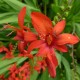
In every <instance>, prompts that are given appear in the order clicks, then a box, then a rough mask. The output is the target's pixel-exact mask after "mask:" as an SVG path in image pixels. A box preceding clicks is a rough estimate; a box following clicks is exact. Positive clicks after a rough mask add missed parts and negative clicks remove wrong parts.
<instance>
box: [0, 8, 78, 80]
mask: <svg viewBox="0 0 80 80" xmlns="http://www.w3.org/2000/svg"><path fill="white" fill-rule="evenodd" d="M25 15H26V7H24V8H22V10H21V11H20V13H19V15H18V24H19V26H20V29H18V28H15V27H13V26H8V27H9V28H12V29H14V31H16V32H17V34H16V36H15V37H14V40H18V41H19V43H18V50H19V51H20V54H19V56H26V57H29V58H34V57H33V55H32V54H31V51H32V50H33V49H38V52H37V53H36V55H35V56H36V57H42V59H43V60H42V61H39V62H37V64H38V65H37V66H35V67H34V68H35V69H36V70H37V71H38V72H40V70H41V69H42V70H45V67H47V68H48V71H49V73H50V76H51V77H55V76H56V67H57V66H58V61H57V58H56V53H55V51H54V49H56V50H59V51H61V52H67V51H68V48H67V46H66V44H71V45H73V44H76V43H77V42H78V41H79V40H78V38H77V37H76V36H74V35H72V34H69V33H63V34H61V32H62V31H63V30H64V28H65V25H66V21H65V20H62V21H60V22H58V23H57V24H56V25H55V26H53V25H52V22H51V20H50V19H49V18H48V17H47V16H45V15H44V14H42V13H40V12H32V13H31V22H32V25H33V27H34V29H35V30H36V32H37V33H38V34H36V33H33V32H32V31H31V30H30V29H29V28H27V27H26V26H24V17H25ZM26 46H27V47H28V48H27V50H26ZM5 49H6V48H5V47H3V48H0V52H2V51H5ZM10 51H11V49H10ZM10 51H8V53H9V52H10ZM8 53H7V54H8ZM28 68H29V65H28V64H27V63H25V64H24V65H23V66H22V67H20V68H19V69H17V67H16V65H14V66H13V67H12V68H11V69H10V77H9V80H26V77H29V75H30V72H29V71H28Z"/></svg>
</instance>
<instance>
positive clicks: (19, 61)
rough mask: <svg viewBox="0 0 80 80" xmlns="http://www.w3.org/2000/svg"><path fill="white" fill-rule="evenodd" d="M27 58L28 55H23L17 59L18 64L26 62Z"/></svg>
mask: <svg viewBox="0 0 80 80" xmlns="http://www.w3.org/2000/svg"><path fill="white" fill-rule="evenodd" d="M26 59H27V57H21V58H20V59H19V60H18V61H17V65H19V64H21V63H22V62H24V61H25V60H26Z"/></svg>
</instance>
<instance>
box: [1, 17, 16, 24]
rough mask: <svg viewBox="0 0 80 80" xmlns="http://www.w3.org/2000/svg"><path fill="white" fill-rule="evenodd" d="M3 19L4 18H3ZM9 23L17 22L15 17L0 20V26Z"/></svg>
mask: <svg viewBox="0 0 80 80" xmlns="http://www.w3.org/2000/svg"><path fill="white" fill-rule="evenodd" d="M4 17H5V16H4ZM10 22H17V15H13V16H9V17H5V19H1V20H0V24H3V23H10Z"/></svg>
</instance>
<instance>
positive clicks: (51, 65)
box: [46, 55, 56, 78]
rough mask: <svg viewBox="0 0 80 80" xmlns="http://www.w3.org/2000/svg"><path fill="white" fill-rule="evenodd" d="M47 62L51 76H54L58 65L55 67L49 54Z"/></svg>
mask: <svg viewBox="0 0 80 80" xmlns="http://www.w3.org/2000/svg"><path fill="white" fill-rule="evenodd" d="M54 62H55V60H54ZM46 63H47V67H48V71H49V73H50V76H51V77H53V78H54V77H55V76H56V67H55V64H54V63H53V61H52V58H51V56H50V55H48V57H47V58H46Z"/></svg>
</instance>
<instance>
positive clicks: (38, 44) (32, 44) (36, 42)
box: [27, 40, 43, 53]
mask: <svg viewBox="0 0 80 80" xmlns="http://www.w3.org/2000/svg"><path fill="white" fill-rule="evenodd" d="M41 44H43V41H42V40H36V41H34V42H32V43H31V44H30V45H29V47H28V50H27V51H28V53H30V52H31V51H32V50H33V49H35V48H39V47H40V45H41Z"/></svg>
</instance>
